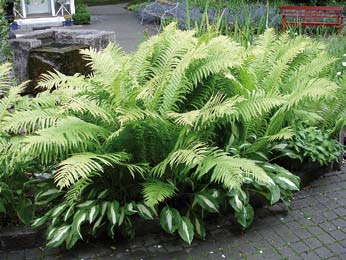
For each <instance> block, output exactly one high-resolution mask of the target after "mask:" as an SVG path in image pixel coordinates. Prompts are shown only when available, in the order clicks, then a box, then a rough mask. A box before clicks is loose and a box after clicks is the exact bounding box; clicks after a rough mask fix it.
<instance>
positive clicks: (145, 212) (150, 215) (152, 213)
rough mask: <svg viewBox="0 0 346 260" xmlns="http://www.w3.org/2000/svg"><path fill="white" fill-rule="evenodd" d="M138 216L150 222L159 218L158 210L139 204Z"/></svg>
mask: <svg viewBox="0 0 346 260" xmlns="http://www.w3.org/2000/svg"><path fill="white" fill-rule="evenodd" d="M137 209H138V214H139V215H140V216H141V217H142V218H144V219H148V220H152V219H154V218H155V217H156V216H157V212H156V209H155V208H154V207H149V206H147V205H145V204H144V203H138V204H137Z"/></svg>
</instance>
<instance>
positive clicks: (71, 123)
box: [24, 117, 108, 163]
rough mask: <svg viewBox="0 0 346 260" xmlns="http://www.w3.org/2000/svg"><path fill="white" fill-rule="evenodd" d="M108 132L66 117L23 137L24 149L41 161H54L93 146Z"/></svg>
mask: <svg viewBox="0 0 346 260" xmlns="http://www.w3.org/2000/svg"><path fill="white" fill-rule="evenodd" d="M107 134H108V131H106V130H105V129H104V128H102V127H100V126H97V125H94V124H91V123H87V122H85V121H83V120H80V119H78V118H75V117H66V118H65V119H63V120H60V121H59V122H58V123H57V124H56V126H53V127H50V128H46V129H42V130H39V131H37V132H36V133H35V135H31V136H28V137H26V138H25V139H24V144H25V146H24V151H25V152H27V153H29V154H31V155H35V156H36V157H37V158H40V159H41V161H42V162H43V163H49V162H54V160H56V159H57V158H59V157H60V158H64V157H66V156H67V154H69V153H76V152H80V151H84V150H86V149H87V148H88V147H95V146H97V144H98V138H99V137H101V138H105V137H106V135H107Z"/></svg>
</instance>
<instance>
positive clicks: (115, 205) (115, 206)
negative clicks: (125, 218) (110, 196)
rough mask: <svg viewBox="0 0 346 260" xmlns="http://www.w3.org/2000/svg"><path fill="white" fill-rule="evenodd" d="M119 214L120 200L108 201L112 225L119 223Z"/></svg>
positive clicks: (109, 218)
mask: <svg viewBox="0 0 346 260" xmlns="http://www.w3.org/2000/svg"><path fill="white" fill-rule="evenodd" d="M119 216H120V211H119V202H118V201H116V200H115V201H112V202H108V205H107V217H108V220H109V221H110V222H111V224H112V225H115V224H117V223H119Z"/></svg>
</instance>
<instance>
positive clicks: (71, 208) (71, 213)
mask: <svg viewBox="0 0 346 260" xmlns="http://www.w3.org/2000/svg"><path fill="white" fill-rule="evenodd" d="M73 213H74V205H72V206H71V207H70V208H69V209H68V210H67V211H66V213H65V215H64V221H65V222H66V221H67V220H68V219H69V218H70V217H71V216H72V215H73Z"/></svg>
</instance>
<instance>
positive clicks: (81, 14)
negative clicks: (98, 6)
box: [72, 4, 91, 25]
mask: <svg viewBox="0 0 346 260" xmlns="http://www.w3.org/2000/svg"><path fill="white" fill-rule="evenodd" d="M72 19H73V23H74V24H76V25H79V24H89V23H90V19H91V15H90V12H89V10H88V9H87V7H86V5H82V4H78V5H77V7H76V13H75V14H73V15H72Z"/></svg>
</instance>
